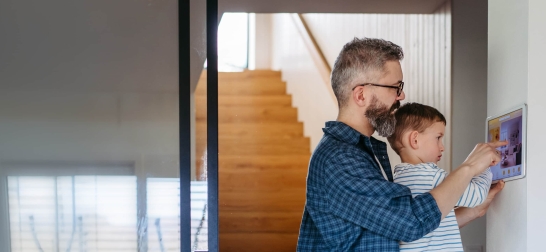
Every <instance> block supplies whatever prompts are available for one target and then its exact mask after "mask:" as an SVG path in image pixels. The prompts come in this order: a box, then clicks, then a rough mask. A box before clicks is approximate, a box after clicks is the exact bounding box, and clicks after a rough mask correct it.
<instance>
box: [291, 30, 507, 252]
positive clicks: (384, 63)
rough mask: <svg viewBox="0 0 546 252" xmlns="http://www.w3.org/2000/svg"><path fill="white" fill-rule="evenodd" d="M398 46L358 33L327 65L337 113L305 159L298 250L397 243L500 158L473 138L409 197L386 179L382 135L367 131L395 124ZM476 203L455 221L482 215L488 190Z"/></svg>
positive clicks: (399, 91) (422, 230)
mask: <svg viewBox="0 0 546 252" xmlns="http://www.w3.org/2000/svg"><path fill="white" fill-rule="evenodd" d="M402 58H403V52H402V49H401V48H400V47H399V46H397V45H395V44H393V43H391V42H388V41H384V40H381V39H368V38H364V39H357V38H355V39H354V40H353V41H351V42H349V43H347V44H346V45H345V46H344V47H343V49H342V50H341V52H340V54H339V56H338V58H337V59H336V62H335V64H334V68H333V70H332V76H331V81H332V88H333V90H334V94H335V95H336V98H337V100H338V106H339V114H338V118H337V121H333V122H327V123H326V127H325V128H324V129H323V131H324V136H323V138H322V140H321V141H320V143H319V145H318V146H317V148H316V149H315V151H314V153H313V156H312V157H311V161H310V163H309V174H308V177H307V201H306V204H305V209H304V213H303V218H302V223H301V227H300V235H299V239H298V251H398V250H399V241H406V242H409V241H414V240H417V239H419V238H421V237H423V236H424V235H425V234H427V233H429V232H431V231H433V230H434V229H435V228H436V227H438V225H439V223H440V220H441V219H443V218H444V217H445V216H446V215H447V214H448V213H449V211H450V210H451V209H452V208H453V206H454V205H455V203H456V202H457V200H458V199H459V198H460V197H461V195H462V193H463V192H464V190H465V188H466V187H467V186H468V184H469V182H470V180H471V179H472V177H474V176H476V175H478V174H480V173H482V172H483V171H484V170H485V169H487V168H488V167H489V166H492V165H495V164H497V163H498V162H499V160H500V156H499V153H497V152H496V150H495V148H496V147H499V146H501V145H505V144H506V142H500V143H499V142H497V143H489V144H478V145H477V146H476V148H474V150H473V151H472V153H470V155H469V156H468V157H467V159H466V160H465V162H464V163H463V164H461V165H460V166H459V168H458V169H457V170H455V171H454V172H452V173H451V174H450V175H449V176H448V177H447V178H446V179H445V180H444V181H443V182H442V183H441V184H440V185H439V186H438V187H436V188H434V189H433V190H431V191H430V192H429V193H425V194H422V195H420V196H418V197H415V198H413V197H412V195H411V191H410V190H409V188H407V187H405V186H403V185H399V184H395V183H393V182H392V181H393V178H392V172H391V166H390V163H389V159H388V156H387V149H386V148H387V146H386V144H385V143H383V142H381V141H378V140H376V139H374V138H373V137H371V135H372V134H373V133H374V131H377V132H378V133H379V134H380V135H381V136H389V135H390V134H392V133H393V131H394V126H395V124H396V120H395V119H394V111H395V110H396V109H397V108H398V107H399V106H400V100H403V99H404V98H405V94H404V92H403V87H404V83H403V82H402V80H403V75H402V69H401V66H400V60H402ZM503 185H504V184H503V183H500V184H499V186H497V187H496V188H493V189H492V190H491V193H490V194H489V197H488V199H487V200H486V203H485V204H483V205H482V206H481V207H478V208H475V209H471V208H462V209H460V210H458V211H457V212H456V215H457V222H458V224H459V226H464V225H466V224H467V223H468V222H470V221H472V220H473V219H475V218H477V217H479V216H483V214H485V211H487V207H488V206H489V204H490V202H491V200H492V199H493V198H494V196H495V194H496V193H497V192H498V191H500V189H502V186H503Z"/></svg>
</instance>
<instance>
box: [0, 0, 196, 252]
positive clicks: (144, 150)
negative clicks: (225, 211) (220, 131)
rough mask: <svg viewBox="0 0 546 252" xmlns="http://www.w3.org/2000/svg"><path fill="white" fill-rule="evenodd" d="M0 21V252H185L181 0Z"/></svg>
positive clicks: (13, 11) (102, 3)
mask: <svg viewBox="0 0 546 252" xmlns="http://www.w3.org/2000/svg"><path fill="white" fill-rule="evenodd" d="M203 14H204V12H203ZM0 16H1V19H2V22H0V33H2V34H3V35H2V47H0V58H2V63H1V64H2V66H1V67H0V90H2V92H0V251H11V252H26V251H44V252H53V251H54V252H58V251H97V252H99V251H139V252H140V251H142V252H144V251H160V252H165V251H180V250H181V249H182V247H183V246H182V245H181V244H183V243H182V242H181V241H182V239H181V207H184V206H187V205H188V202H181V200H180V199H181V196H180V191H181V190H180V184H181V183H180V182H181V181H180V132H179V130H180V127H179V68H178V66H179V58H178V54H177V52H178V47H179V43H178V33H179V29H178V28H179V27H178V2H177V1H129V0H120V1H106V0H97V1H90V2H85V1H84V2H73V1H66V0H61V1H53V2H43V1H37V0H30V1H12V0H8V1H3V2H2V3H0ZM202 18H203V19H204V18H205V16H204V15H203V16H202ZM201 64H202V63H201ZM185 99H187V97H184V100H185ZM185 169H187V170H189V169H188V167H185ZM198 197H202V195H201V194H199V196H198ZM199 200H200V201H201V199H199ZM188 209H189V208H188ZM196 211H201V212H200V213H199V215H200V216H201V215H202V211H203V210H202V209H200V210H196ZM196 225H197V227H199V223H196ZM204 227H206V226H204ZM201 229H203V227H201ZM202 232H203V233H206V231H202ZM188 241H189V238H188ZM205 241H206V240H205ZM185 246H187V247H188V248H189V247H190V244H189V243H186V245H185Z"/></svg>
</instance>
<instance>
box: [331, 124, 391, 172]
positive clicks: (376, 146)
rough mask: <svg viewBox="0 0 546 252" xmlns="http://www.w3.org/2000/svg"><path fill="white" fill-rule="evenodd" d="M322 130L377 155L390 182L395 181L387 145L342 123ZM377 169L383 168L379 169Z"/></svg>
mask: <svg viewBox="0 0 546 252" xmlns="http://www.w3.org/2000/svg"><path fill="white" fill-rule="evenodd" d="M322 130H323V132H324V133H325V134H328V135H331V136H332V137H334V138H336V139H338V140H339V141H341V142H345V143H348V144H351V145H355V146H357V147H360V148H363V149H365V150H366V151H369V152H371V153H370V154H371V155H375V156H376V157H377V158H378V160H379V162H380V163H381V166H382V167H383V169H384V171H385V173H386V175H387V177H388V180H389V181H391V182H392V181H393V176H392V168H391V164H390V162H389V158H388V154H387V144H386V143H384V142H382V141H379V140H377V139H375V138H374V137H372V136H370V137H368V136H365V135H363V134H361V133H360V132H358V131H357V130H355V129H353V128H352V127H351V126H349V125H347V124H345V123H343V122H340V121H330V122H326V126H325V127H324V128H323V129H322ZM377 169H381V168H379V167H377Z"/></svg>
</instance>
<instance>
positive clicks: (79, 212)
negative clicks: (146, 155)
mask: <svg viewBox="0 0 546 252" xmlns="http://www.w3.org/2000/svg"><path fill="white" fill-rule="evenodd" d="M136 186H137V184H136V177H134V176H70V177H69V176H62V177H45V176H44V177H32V176H10V177H8V204H9V217H10V218H9V220H10V222H9V223H10V237H11V247H12V251H13V252H16V251H21V252H23V251H137V244H138V243H137V215H136V213H137V207H136V206H137V190H136Z"/></svg>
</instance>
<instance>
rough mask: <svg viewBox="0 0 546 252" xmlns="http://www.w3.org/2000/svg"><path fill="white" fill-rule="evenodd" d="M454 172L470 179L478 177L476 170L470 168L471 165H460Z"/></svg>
mask: <svg viewBox="0 0 546 252" xmlns="http://www.w3.org/2000/svg"><path fill="white" fill-rule="evenodd" d="M454 172H457V173H461V174H463V176H465V177H470V178H472V177H474V176H475V175H476V174H475V171H474V169H472V167H470V165H467V164H462V165H460V166H459V167H457V169H456V170H455V171H454Z"/></svg>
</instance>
